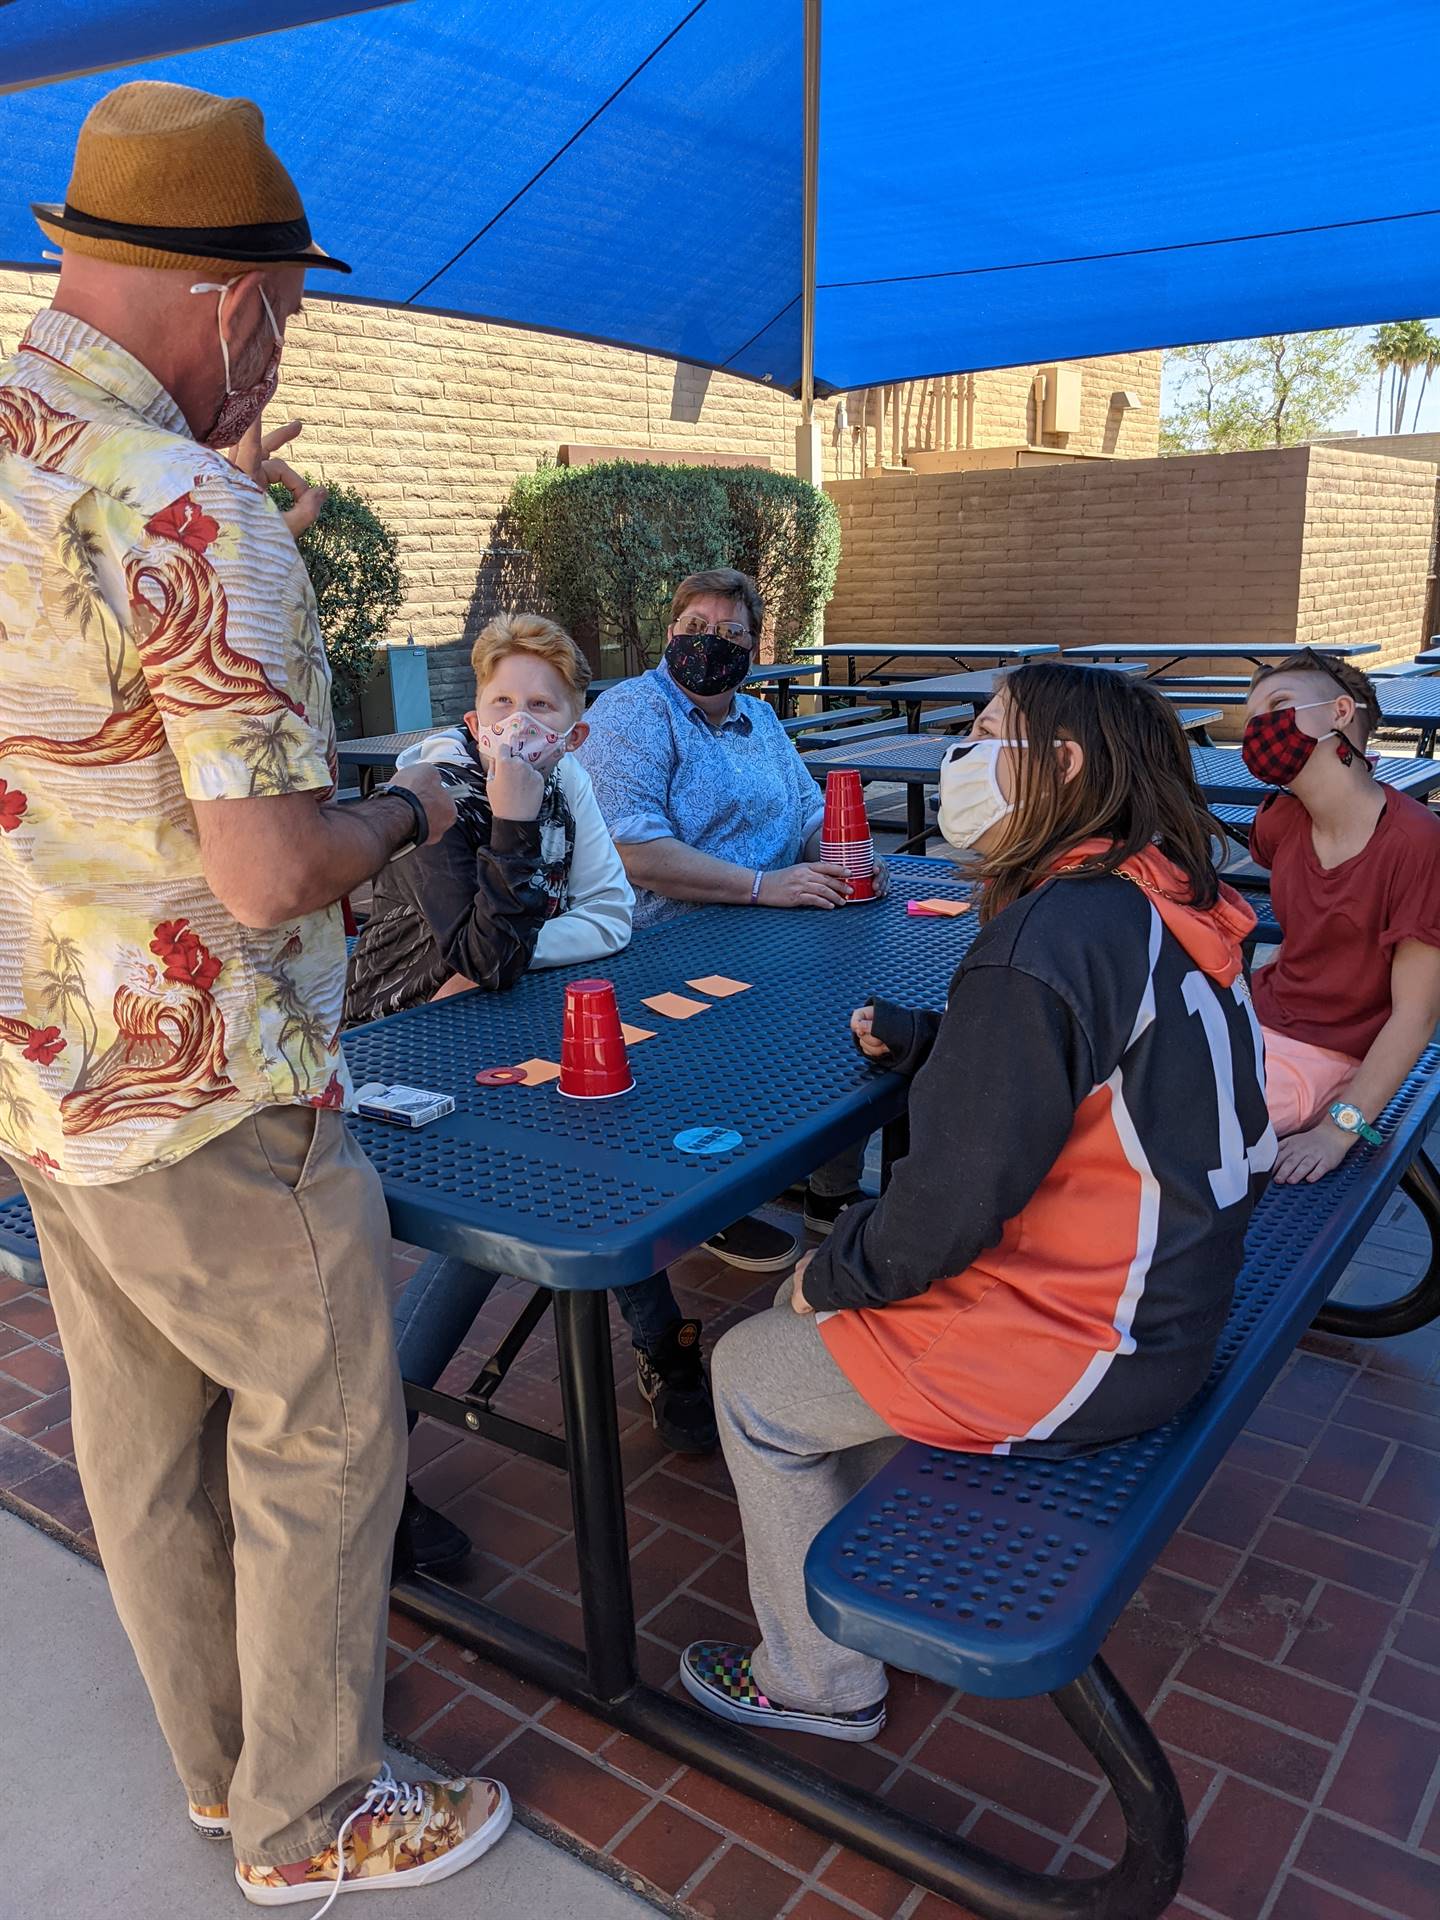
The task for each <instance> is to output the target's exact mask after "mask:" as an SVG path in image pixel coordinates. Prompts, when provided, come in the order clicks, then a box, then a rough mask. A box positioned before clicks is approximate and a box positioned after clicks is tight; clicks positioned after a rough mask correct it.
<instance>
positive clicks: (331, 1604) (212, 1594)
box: [15, 1107, 405, 1866]
mask: <svg viewBox="0 0 1440 1920" xmlns="http://www.w3.org/2000/svg"><path fill="white" fill-rule="evenodd" d="M15 1172H16V1173H17V1175H18V1176H19V1177H20V1179H21V1181H22V1184H23V1185H24V1188H25V1191H26V1194H27V1195H28V1196H29V1200H30V1204H31V1207H32V1209H33V1210H34V1215H35V1224H36V1227H37V1229H38V1231H39V1238H40V1249H41V1253H42V1255H43V1258H44V1262H45V1272H46V1277H47V1280H48V1282H49V1287H50V1298H51V1303H52V1305H53V1307H54V1310H55V1318H56V1320H57V1321H58V1323H59V1328H60V1338H61V1342H62V1344H63V1346H64V1349H65V1358H66V1360H67V1362H68V1364H69V1368H70V1379H71V1393H72V1404H73V1417H74V1431H75V1453H76V1461H77V1464H78V1466H79V1469H80V1478H81V1480H82V1482H83V1484H84V1488H85V1496H86V1499H87V1500H88V1502H89V1505H90V1513H91V1517H92V1519H93V1521H94V1525H95V1536H96V1539H97V1541H98V1542H99V1547H100V1553H101V1556H102V1558H103V1559H104V1562H105V1570H106V1573H107V1574H108V1576H109V1580H110V1589H111V1592H112V1594H113V1595H114V1599H115V1605H116V1608H117V1610H118V1612H119V1614H120V1618H121V1621H122V1623H123V1624H124V1627H125V1631H126V1632H127V1633H128V1634H129V1636H130V1642H131V1645H132V1646H133V1647H134V1649H135V1654H136V1658H137V1659H138V1661H139V1663H140V1668H141V1671H142V1672H143V1674H144V1676H145V1681H146V1684H147V1685H148V1687H149V1689H150V1696H151V1698H152V1700H153V1701H154V1703H155V1711H156V1714H157V1715H158V1717H159V1720H160V1725H161V1728H162V1730H163V1732H164V1734H165V1738H166V1740H167V1741H168V1742H169V1745H170V1751H171V1753H172V1755H173V1756H174V1760H175V1768H176V1771H177V1772H178V1773H179V1775H180V1779H181V1781H182V1782H183V1783H184V1786H185V1788H186V1790H187V1792H188V1793H189V1795H190V1797H191V1798H192V1799H193V1800H196V1801H199V1802H202V1803H207V1804H208V1803H214V1802H216V1801H221V1800H226V1799H228V1801H229V1803H230V1813H231V1819H232V1822H233V1827H234V1844H235V1851H236V1854H237V1855H238V1856H239V1858H241V1859H243V1860H249V1861H253V1862H255V1863H257V1864H260V1865H266V1866H276V1865H283V1864H285V1863H287V1862H290V1861H294V1860H299V1859H303V1858H305V1857H306V1856H307V1855H309V1854H311V1853H313V1852H316V1851H318V1850H319V1849H320V1848H321V1847H323V1846H325V1845H327V1844H328V1843H329V1841H330V1840H331V1839H333V1837H334V1832H335V1828H336V1826H337V1824H338V1821H339V1819H340V1818H342V1817H343V1814H344V1812H346V1811H348V1809H349V1807H350V1806H351V1805H353V1803H354V1800H355V1798H356V1795H357V1789H363V1787H364V1786H365V1785H368V1783H369V1781H370V1779H371V1777H372V1776H373V1775H374V1773H375V1772H376V1771H377V1769H378V1767H379V1764H380V1760H381V1724H380V1709H381V1688H382V1684H383V1669H384V1647H385V1638H384V1627H385V1618H386V1598H387V1588H388V1583H389V1571H390V1549H391V1544H392V1541H393V1538H394V1532H395V1525H396V1521H397V1520H398V1518H399V1513H400V1503H401V1499H402V1497H403V1492H404V1439H405V1425H404V1416H403V1407H402V1400H401V1392H400V1381H399V1374H398V1372H397V1370H396V1366H395V1355H394V1346H393V1339H392V1335H391V1330H390V1310H389V1298H388V1293H389V1290H388V1285H387V1280H388V1273H389V1264H390V1228H389V1222H388V1220H387V1217H386V1211H385V1203H384V1199H383V1197H382V1195H381V1192H380V1183H379V1180H378V1179H377V1178H376V1175H375V1172H374V1169H373V1168H372V1167H371V1166H370V1164H369V1162H368V1161H367V1160H366V1159H365V1156H364V1155H363V1154H362V1153H361V1151H360V1149H359V1148H358V1147H357V1146H356V1145H355V1144H354V1142H353V1141H352V1140H351V1139H350V1136H349V1135H348V1134H347V1132H346V1130H345V1126H344V1122H343V1120H342V1119H341V1116H340V1115H339V1114H338V1113H333V1112H315V1111H313V1110H312V1109H310V1108H308V1107H270V1108H266V1109H264V1110H262V1111H261V1112H259V1113H257V1114H253V1115H251V1116H250V1117H249V1118H248V1119H246V1120H243V1121H241V1122H239V1123H238V1124H237V1125H236V1126H234V1127H233V1128H231V1130H230V1131H229V1132H228V1133H225V1134H223V1135H222V1136H221V1137H220V1138H219V1139H217V1140H212V1141H211V1142H209V1143H208V1144H207V1145H206V1146H204V1147H201V1148H200V1149H198V1150H197V1151H196V1152H195V1153H193V1154H191V1155H189V1156H188V1157H187V1158H186V1159H184V1160H181V1161H180V1162H179V1163H178V1164H177V1165H175V1166H173V1167H167V1168H164V1169H163V1170H162V1171H160V1172H158V1173H149V1174H142V1175H140V1176H139V1177H138V1178H136V1179H133V1180H125V1181H121V1182H119V1183H117V1184H115V1185H112V1186H90V1187H84V1186H67V1185H61V1184H59V1183H52V1182H50V1181H46V1180H43V1179H41V1178H40V1177H39V1176H38V1175H36V1174H35V1172H34V1170H33V1169H32V1168H30V1167H28V1166H27V1167H18V1166H17V1167H16V1168H15ZM227 1396H228V1397H227ZM232 1516H233V1519H232ZM62 1657H63V1656H62ZM84 1758H85V1757H84V1756H78V1755H77V1760H78V1761H81V1762H82V1763H83V1761H84ZM91 1790H93V1791H99V1790H100V1788H99V1786H98V1785H97V1783H94V1782H92V1783H91ZM177 1817H178V1818H181V1819H183V1818H184V1812H183V1809H180V1808H178V1807H177Z"/></svg>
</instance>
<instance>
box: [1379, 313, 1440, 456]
mask: <svg viewBox="0 0 1440 1920" xmlns="http://www.w3.org/2000/svg"><path fill="white" fill-rule="evenodd" d="M1434 348H1435V335H1434V334H1432V333H1431V331H1430V329H1429V328H1428V327H1427V326H1426V324H1425V322H1424V321H1423V320H1389V321H1387V322H1386V323H1385V325H1384V326H1381V327H1377V328H1376V329H1375V338H1374V341H1373V342H1372V343H1371V348H1370V352H1371V357H1372V358H1373V359H1374V361H1375V364H1376V365H1377V366H1378V367H1379V369H1380V380H1381V384H1382V386H1383V384H1384V380H1385V375H1386V373H1387V371H1388V373H1389V375H1390V431H1391V433H1403V432H1404V431H1405V402H1406V399H1407V397H1408V394H1409V390H1410V376H1411V374H1412V373H1413V372H1414V370H1415V368H1416V367H1423V366H1425V365H1426V363H1427V361H1428V360H1429V359H1430V357H1431V354H1432V352H1433V351H1434ZM1427 377H1428V376H1427ZM1375 426H1376V431H1377V432H1378V431H1379V426H1380V408H1379V401H1378V397H1377V401H1376V408H1375Z"/></svg>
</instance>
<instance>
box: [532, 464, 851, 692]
mask: <svg viewBox="0 0 1440 1920" xmlns="http://www.w3.org/2000/svg"><path fill="white" fill-rule="evenodd" d="M507 519H508V522H509V524H510V525H511V526H512V527H513V529H514V532H515V535H516V537H517V538H518V540H519V542H520V544H521V545H522V546H524V547H525V548H526V550H527V551H528V552H529V554H530V556H531V558H532V561H533V563H534V568H535V577H536V581H537V584H538V586H539V588H540V591H541V593H542V594H543V595H544V596H545V598H546V600H547V601H548V602H549V605H550V608H551V609H552V611H553V612H554V614H555V616H556V618H557V619H559V620H561V621H563V622H564V623H565V625H566V626H568V627H570V628H571V630H572V631H575V630H580V631H585V630H589V629H594V628H596V627H598V628H600V629H601V630H602V631H605V630H608V631H609V632H612V633H614V634H615V635H616V636H617V637H618V639H619V641H620V644H621V647H622V650H623V654H624V661H625V671H626V672H627V673H638V672H640V671H641V670H642V668H644V667H646V666H649V665H651V664H653V662H654V661H655V660H656V659H658V657H659V654H660V650H661V647H662V646H663V644H664V633H665V622H666V616H667V613H668V611H669V605H670V596H671V595H672V594H673V593H674V591H675V588H676V586H677V585H678V584H679V582H680V581H681V580H683V579H684V577H685V575H686V574H687V573H699V572H701V571H702V570H703V569H704V568H707V567H738V568H739V569H740V570H741V572H742V573H748V574H750V575H751V576H752V577H753V578H754V579H755V580H756V581H757V582H758V584H759V587H760V592H761V595H762V597H763V599H764V601H765V605H766V609H767V616H766V624H767V631H768V632H769V634H770V636H771V638H772V639H773V641H774V646H775V656H776V658H777V659H779V660H788V659H789V658H790V656H791V654H792V653H793V651H794V649H795V648H796V647H797V646H801V645H803V644H804V643H805V642H806V641H807V640H808V639H809V638H810V637H811V636H812V635H813V634H814V633H816V632H817V631H818V627H819V621H820V616H821V614H822V613H823V611H824V609H825V605H826V602H827V601H828V600H829V598H830V596H831V594H832V593H833V592H834V590H835V572H836V568H837V567H838V565H839V561H840V522H839V516H838V515H837V513H836V511H835V505H834V502H833V501H832V500H830V499H829V498H828V496H827V495H826V494H824V493H822V492H821V491H820V489H819V488H818V487H813V486H811V485H810V484H809V483H808V482H807V481H804V480H797V479H795V478H794V477H793V476H792V475H790V474H784V473H772V472H770V471H768V470H767V469H766V468H763V467H690V466H676V467H661V466H650V465H647V464H646V463H645V462H643V461H634V460H609V461H602V462H599V463H597V464H596V465H594V466H589V467H549V466H546V467H541V468H540V469H539V470H538V471H537V472H535V473H531V474H525V475H523V476H522V477H521V478H520V479H519V480H517V481H516V482H515V485H514V487H513V489H512V491H511V494H510V498H509V501H508V503H507Z"/></svg>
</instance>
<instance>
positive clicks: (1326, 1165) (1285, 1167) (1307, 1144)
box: [1270, 1118, 1355, 1187]
mask: <svg viewBox="0 0 1440 1920" xmlns="http://www.w3.org/2000/svg"><path fill="white" fill-rule="evenodd" d="M1354 1144H1355V1136H1354V1135H1353V1134H1350V1133H1346V1132H1344V1131H1343V1130H1342V1129H1341V1128H1340V1127H1337V1126H1336V1124H1335V1122H1334V1121H1333V1120H1330V1119H1328V1118H1327V1119H1324V1120H1322V1121H1321V1122H1320V1124H1319V1126H1316V1127H1311V1128H1310V1130H1309V1131H1308V1133H1292V1134H1288V1135H1287V1136H1286V1138H1285V1139H1283V1140H1282V1141H1281V1142H1280V1151H1279V1153H1278V1154H1277V1155H1276V1156H1275V1171H1274V1173H1273V1174H1271V1176H1270V1177H1271V1179H1272V1180H1273V1181H1274V1182H1275V1184H1276V1186H1277V1187H1298V1186H1299V1185H1301V1183H1302V1182H1308V1181H1313V1180H1323V1179H1324V1177H1325V1175H1326V1174H1327V1173H1333V1172H1334V1171H1335V1169H1336V1167H1338V1166H1339V1164H1340V1162H1341V1161H1342V1160H1343V1159H1344V1158H1345V1156H1346V1154H1347V1153H1349V1151H1350V1149H1351V1147H1353V1146H1354Z"/></svg>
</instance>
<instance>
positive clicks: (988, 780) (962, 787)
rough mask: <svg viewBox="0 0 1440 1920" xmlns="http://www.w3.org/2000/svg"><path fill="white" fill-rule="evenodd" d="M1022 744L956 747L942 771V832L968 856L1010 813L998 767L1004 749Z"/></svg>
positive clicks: (980, 741)
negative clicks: (1001, 787)
mask: <svg viewBox="0 0 1440 1920" xmlns="http://www.w3.org/2000/svg"><path fill="white" fill-rule="evenodd" d="M1024 745H1025V742H1024V741H1023V740H987V739H978V740H976V741H975V743H974V745H973V746H972V745H970V744H969V743H966V744H964V745H963V746H960V747H956V748H955V749H954V751H953V752H952V753H951V754H950V756H949V757H948V758H947V759H946V761H945V762H944V764H943V765H942V767H941V768H940V831H941V833H942V834H943V835H944V836H945V838H946V840H948V841H949V843H950V845H951V846H952V847H954V848H955V850H956V852H957V853H965V852H968V850H969V849H970V848H971V847H973V846H974V845H975V842H976V841H977V840H978V839H980V837H981V836H982V834H986V833H988V832H989V831H990V829H991V827H993V826H995V825H996V824H997V823H998V822H999V821H1001V820H1003V819H1004V818H1005V816H1006V814H1008V813H1013V812H1014V811H1015V803H1014V801H1013V800H1007V799H1006V798H1005V795H1004V794H1003V793H1002V792H1001V790H1000V776H999V769H998V763H999V759H1000V752H1001V749H1002V748H1004V747H1023V746H1024Z"/></svg>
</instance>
